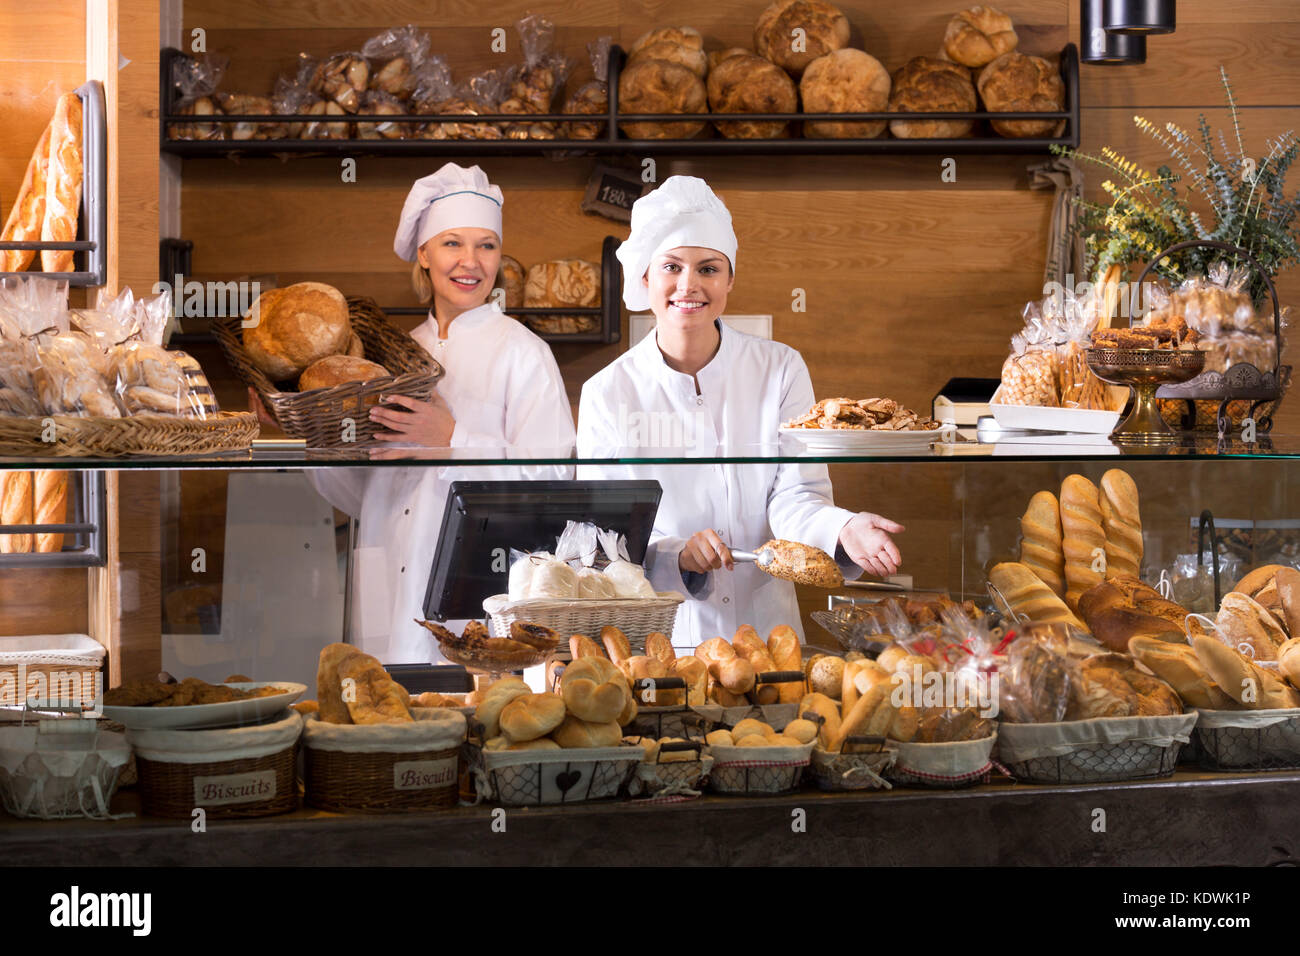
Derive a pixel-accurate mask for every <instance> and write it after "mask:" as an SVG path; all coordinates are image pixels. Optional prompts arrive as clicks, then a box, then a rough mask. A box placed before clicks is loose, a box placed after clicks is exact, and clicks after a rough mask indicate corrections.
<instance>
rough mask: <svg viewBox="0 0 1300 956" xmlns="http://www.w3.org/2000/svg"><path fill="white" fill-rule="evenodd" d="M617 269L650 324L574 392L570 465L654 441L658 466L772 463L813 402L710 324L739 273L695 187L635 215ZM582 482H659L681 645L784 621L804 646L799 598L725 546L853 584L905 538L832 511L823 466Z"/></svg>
mask: <svg viewBox="0 0 1300 956" xmlns="http://www.w3.org/2000/svg"><path fill="white" fill-rule="evenodd" d="M618 258H619V261H620V262H621V263H622V264H623V300H624V302H625V303H626V304H627V307H628V309H630V310H631V311H633V312H644V311H645V310H647V309H649V310H650V311H651V312H653V313H654V316H655V328H654V330H653V331H652V332H651V333H650V334H649V335H647V336H646V337H645V338H644V339H643V340H642V341H641V342H639V343H637V344H636V345H635V346H633V347H632V348H630V349H629V350H628V351H627V352H625V353H624V354H623V355H622V356H620V357H619V358H618V359H617V360H616V361H614V362H613V363H612V364H610V365H609V366H607V367H606V368H604V369H602V370H601V371H600V372H599V373H597V374H596V375H595V376H593V377H592V378H591V379H590V380H589V381H588V382H587V383H586V384H585V385H584V386H583V388H582V401H581V404H580V405H579V411H578V457H579V458H589V457H594V458H607V457H620V456H627V455H635V454H638V453H640V454H645V452H646V447H647V446H664V445H668V446H669V447H661V448H660V452H659V453H660V454H669V455H673V454H685V455H696V456H698V455H700V454H705V455H721V454H729V455H733V456H735V455H750V456H759V455H767V456H771V455H773V454H774V453H775V451H776V445H775V442H776V439H777V437H778V429H779V428H780V426H781V423H782V422H785V421H788V420H790V419H792V418H795V417H797V416H798V415H802V414H803V413H805V412H807V411H808V409H809V408H811V407H812V406H813V404H814V403H815V401H816V399H815V398H814V395H813V387H812V380H811V378H810V377H809V375H808V367H807V366H806V365H805V364H804V361H803V358H802V357H801V356H800V355H799V353H798V352H796V351H795V350H794V349H792V348H790V347H789V346H788V345H782V344H781V343H779V342H772V341H769V340H767V339H762V338H757V337H755V336H752V335H745V334H743V333H740V332H736V331H735V330H733V329H731V328H729V327H728V326H726V325H725V324H724V323H722V322H721V321H719V316H721V315H722V313H723V310H724V309H725V308H726V304H727V294H728V293H729V292H730V291H731V289H732V286H733V285H734V283H735V277H736V234H735V232H734V231H733V230H732V226H731V214H730V213H729V212H728V211H727V207H726V206H724V205H723V204H722V201H721V200H720V199H718V197H717V196H716V195H714V193H713V190H711V189H710V188H709V186H708V184H707V183H705V182H704V180H702V179H697V178H695V177H692V176H673V177H671V178H669V179H667V180H665V181H664V183H663V184H662V185H660V186H659V188H658V189H656V190H654V192H651V193H649V194H647V195H645V196H643V197H641V198H640V199H638V200H637V202H636V204H635V205H634V206H633V207H632V232H631V235H630V236H629V237H628V239H627V241H626V242H624V243H623V244H622V245H621V246H620V247H619V250H618ZM665 436H667V437H668V441H667V442H666V441H665ZM673 444H676V445H677V446H678V447H676V448H673V447H671V445H673ZM760 446H767V447H766V449H763V448H760ZM578 474H579V477H594V476H596V475H599V476H601V477H605V478H615V477H654V478H656V479H658V480H659V481H660V483H661V484H662V485H663V499H662V501H661V503H660V506H659V513H658V515H657V516H656V518H655V527H654V533H653V536H652V540H651V544H650V548H649V551H648V553H647V556H646V564H647V573H648V574H649V577H650V581H651V583H652V584H653V585H654V587H655V589H656V590H660V591H663V590H674V591H680V592H682V593H685V594H687V595H688V597H689V599H688V600H687V601H686V602H685V603H684V604H683V605H682V607H681V609H680V610H679V611H678V615H677V621H676V624H675V626H674V631H673V643H674V644H675V645H677V646H679V647H683V648H685V647H693V646H695V645H698V644H700V643H701V642H703V641H705V640H708V639H709V638H711V637H717V636H722V637H726V638H728V639H729V638H730V637H731V635H732V634H733V633H735V630H736V628H737V627H738V626H740V625H742V624H752V625H754V626H756V627H757V628H758V629H759V630H760V631H762V632H763V633H766V632H767V630H770V629H771V628H773V627H775V626H777V625H781V624H788V625H790V626H791V627H793V628H794V629H795V630H796V631H797V632H799V633H800V636H801V637H802V628H801V626H800V616H799V608H798V605H797V603H796V601H795V591H794V586H793V585H792V584H790V583H789V582H788V581H782V580H778V579H775V578H772V577H770V576H768V575H766V574H764V573H763V572H762V571H760V570H759V569H758V568H757V567H756V566H754V565H753V564H742V565H740V566H737V565H736V563H735V562H734V561H733V559H732V556H731V550H730V549H731V548H736V549H740V550H751V549H753V548H756V547H758V546H759V545H760V544H762V543H764V542H766V541H768V540H769V539H771V538H774V537H775V538H783V539H787V540H792V541H800V542H803V543H805V544H810V545H813V546H814V547H817V548H820V549H822V550H823V551H825V552H826V553H828V554H830V555H832V556H834V558H835V560H836V562H837V563H838V564H839V565H840V567H841V570H843V571H844V572H845V573H846V576H848V577H857V576H858V575H859V574H860V573H861V570H866V571H869V572H871V573H872V574H876V575H880V576H884V575H888V574H892V573H894V572H895V571H896V570H897V569H898V566H899V563H900V561H901V558H900V556H899V552H898V547H897V546H896V545H895V544H894V542H893V541H892V540H891V539H890V533H897V532H900V531H902V530H903V527H902V526H901V525H899V524H896V523H895V522H893V521H889V520H887V519H885V518H882V517H880V516H879V515H874V514H869V513H866V512H863V513H859V514H854V513H853V512H851V511H846V510H845V509H843V508H837V507H835V505H834V504H833V503H832V500H831V484H830V479H829V477H828V474H827V470H826V466H825V465H813V464H777V463H775V462H773V463H757V464H743V465H685V464H682V465H667V466H664V467H660V468H657V469H655V470H654V472H653V474H649V473H647V472H646V470H645V469H644V468H642V469H637V468H632V467H624V466H618V467H606V466H579V469H578ZM860 569H861V570H860Z"/></svg>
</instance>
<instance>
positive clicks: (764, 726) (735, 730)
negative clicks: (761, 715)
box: [731, 717, 773, 743]
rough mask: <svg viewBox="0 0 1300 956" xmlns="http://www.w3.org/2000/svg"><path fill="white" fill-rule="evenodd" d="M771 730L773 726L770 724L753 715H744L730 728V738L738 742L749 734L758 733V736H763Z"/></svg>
mask: <svg viewBox="0 0 1300 956" xmlns="http://www.w3.org/2000/svg"><path fill="white" fill-rule="evenodd" d="M772 732H773V728H772V725H771V724H769V723H766V722H764V721H761V720H758V719H756V718H754V717H746V718H745V719H744V720H742V721H740V722H739V723H737V724H736V726H734V727H732V728H731V738H732V739H733V740H735V741H736V742H737V743H740V741H741V740H743V739H744V738H745V737H748V736H749V735H750V734H758V736H760V737H764V736H766V735H768V734H770V733H772Z"/></svg>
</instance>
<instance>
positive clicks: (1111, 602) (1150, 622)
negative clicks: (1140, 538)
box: [1079, 575, 1187, 653]
mask: <svg viewBox="0 0 1300 956" xmlns="http://www.w3.org/2000/svg"><path fill="white" fill-rule="evenodd" d="M1079 614H1080V615H1081V616H1082V617H1083V620H1084V622H1085V623H1086V624H1087V625H1088V630H1089V631H1091V632H1092V636H1093V637H1095V638H1097V640H1099V641H1101V643H1103V644H1105V645H1106V646H1107V647H1109V648H1110V649H1111V650H1114V651H1119V652H1121V653H1122V652H1124V651H1125V650H1127V649H1128V644H1129V641H1130V640H1131V639H1132V638H1134V637H1139V636H1140V637H1150V638H1154V639H1156V640H1161V641H1172V642H1174V643H1183V642H1185V641H1186V636H1185V633H1186V632H1185V627H1186V620H1187V610H1186V608H1184V607H1182V606H1181V605H1178V604H1175V603H1174V602H1173V601H1167V600H1165V599H1164V598H1163V597H1161V596H1160V592H1159V591H1157V590H1156V589H1155V588H1153V587H1151V586H1150V585H1148V584H1145V583H1144V582H1142V581H1140V580H1139V579H1137V578H1135V577H1132V576H1130V575H1118V576H1117V577H1114V578H1111V579H1110V580H1109V581H1103V582H1101V583H1100V584H1096V585H1094V586H1093V587H1091V588H1089V589H1088V590H1087V591H1085V592H1083V594H1081V595H1080V596H1079Z"/></svg>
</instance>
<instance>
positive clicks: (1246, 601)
mask: <svg viewBox="0 0 1300 956" xmlns="http://www.w3.org/2000/svg"><path fill="white" fill-rule="evenodd" d="M1214 626H1215V628H1217V629H1218V631H1219V633H1220V634H1222V635H1223V636H1224V637H1226V638H1228V639H1229V640H1230V641H1231V644H1232V646H1233V647H1237V648H1240V647H1242V646H1243V645H1244V646H1249V647H1250V648H1251V651H1252V652H1253V657H1254V659H1255V660H1257V661H1275V660H1277V651H1278V648H1279V647H1281V646H1282V645H1283V644H1285V643H1286V641H1287V635H1286V631H1284V630H1283V629H1282V626H1281V625H1280V624H1278V623H1277V621H1276V620H1274V618H1273V615H1272V614H1270V613H1269V612H1268V609H1267V608H1265V607H1263V606H1262V605H1260V603H1259V602H1258V601H1256V600H1255V599H1254V598H1251V597H1249V596H1248V595H1245V594H1242V593H1240V592H1238V591H1230V592H1229V593H1227V594H1225V595H1224V596H1223V600H1222V601H1221V602H1220V604H1219V614H1218V617H1216V618H1215V619H1214Z"/></svg>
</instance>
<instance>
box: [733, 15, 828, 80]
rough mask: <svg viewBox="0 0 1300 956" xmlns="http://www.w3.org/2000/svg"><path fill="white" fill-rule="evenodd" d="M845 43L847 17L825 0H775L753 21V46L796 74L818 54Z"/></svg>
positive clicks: (796, 75)
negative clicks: (754, 22)
mask: <svg viewBox="0 0 1300 956" xmlns="http://www.w3.org/2000/svg"><path fill="white" fill-rule="evenodd" d="M795 30H802V31H803V33H802V34H796V33H795V32H794V31H795ZM797 40H802V42H796V41H797ZM848 45H849V21H848V19H847V18H846V17H845V16H844V14H843V12H841V11H840V9H839V7H836V6H835V5H833V4H830V3H826V2H824V0H775V2H774V3H772V4H771V5H770V6H768V7H767V9H765V10H764V11H763V12H762V13H760V14H759V15H758V22H757V23H756V24H755V25H754V49H755V50H757V51H758V53H759V55H760V56H764V57H767V59H769V60H771V61H772V62H773V63H775V64H776V65H777V66H779V67H781V69H783V70H785V71H786V72H787V73H789V74H790V75H791V76H793V77H796V78H798V77H799V76H801V75H802V74H803V71H804V69H805V68H806V67H807V66H808V64H809V63H811V62H812V61H813V60H815V59H817V58H818V57H819V56H825V55H826V54H827V53H831V52H833V51H835V50H839V49H842V48H844V47H846V46H848Z"/></svg>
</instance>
